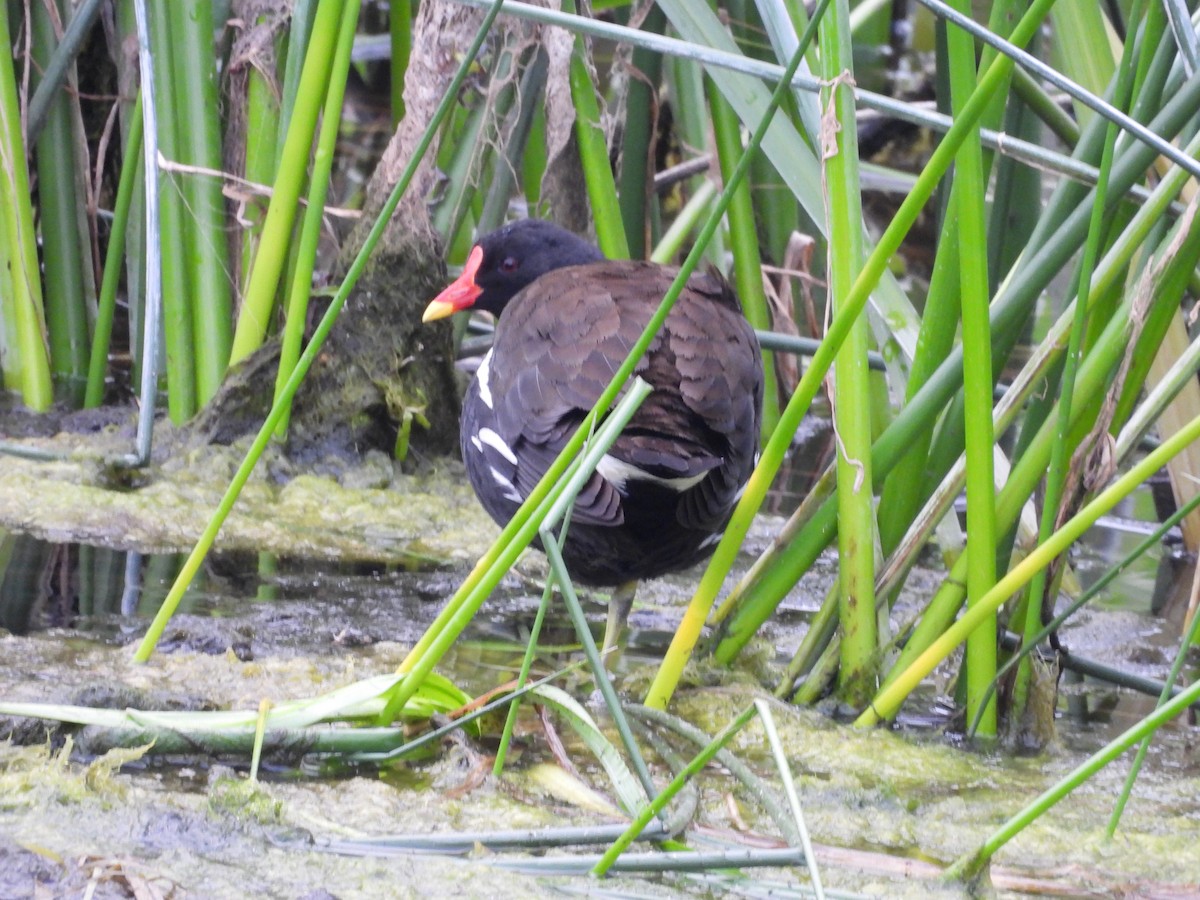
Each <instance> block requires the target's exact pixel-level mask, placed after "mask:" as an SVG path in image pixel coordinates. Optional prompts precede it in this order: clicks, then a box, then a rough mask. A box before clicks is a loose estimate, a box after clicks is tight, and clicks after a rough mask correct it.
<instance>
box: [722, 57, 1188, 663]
mask: <svg viewBox="0 0 1200 900" xmlns="http://www.w3.org/2000/svg"><path fill="white" fill-rule="evenodd" d="M1197 98H1200V81H1191V82H1187V83H1186V84H1185V85H1184V86H1183V89H1182V90H1181V91H1179V93H1178V95H1177V96H1175V97H1174V98H1173V99H1172V100H1171V102H1170V103H1169V104H1168V106H1167V107H1165V108H1164V109H1163V110H1162V112H1161V113H1160V114H1159V115H1158V116H1155V117H1154V121H1153V123H1152V127H1153V128H1154V129H1155V131H1156V132H1157V133H1160V134H1174V133H1175V132H1176V130H1178V128H1179V127H1181V124H1182V122H1183V121H1184V120H1185V119H1186V118H1188V117H1189V116H1191V114H1192V111H1193V110H1194V108H1195V104H1196V103H1197ZM1092 132H1095V133H1097V134H1098V133H1099V132H1100V129H1099V128H1092V129H1089V132H1088V135H1085V140H1090V137H1089V136H1090V135H1091V133H1092ZM1198 147H1200V138H1196V139H1194V140H1193V142H1192V144H1191V145H1189V147H1188V148H1187V151H1186V152H1187V153H1189V154H1194V153H1195V152H1197V148H1198ZM1100 150H1101V141H1096V142H1095V153H1096V155H1097V156H1099V154H1100ZM1153 156H1154V154H1153V151H1149V150H1143V149H1142V148H1141V145H1138V144H1135V145H1133V146H1132V147H1130V152H1129V153H1127V154H1125V155H1124V156H1122V158H1121V160H1120V161H1119V162H1118V163H1117V165H1116V166H1115V168H1114V170H1113V181H1112V184H1113V188H1112V193H1114V194H1116V193H1120V192H1123V191H1125V190H1126V189H1127V188H1128V187H1129V185H1131V184H1132V183H1133V182H1134V181H1135V180H1137V179H1138V178H1140V177H1141V175H1142V173H1143V172H1144V171H1145V168H1146V166H1147V165H1149V164H1150V162H1151V161H1152V159H1153ZM1189 177H1190V176H1188V175H1186V174H1185V173H1184V172H1183V171H1182V169H1180V168H1179V167H1176V166H1173V167H1171V168H1170V169H1169V170H1168V171H1167V173H1166V175H1165V177H1164V178H1163V180H1162V182H1161V183H1160V184H1159V185H1158V186H1156V188H1155V189H1154V191H1153V192H1152V194H1151V197H1150V199H1149V200H1148V201H1147V202H1146V204H1145V205H1144V206H1142V207H1141V208H1139V210H1138V211H1137V213H1136V214H1135V215H1134V218H1133V220H1132V221H1131V223H1130V226H1129V227H1128V228H1127V229H1126V230H1125V232H1123V233H1122V235H1121V236H1120V237H1119V238H1118V239H1117V241H1116V243H1115V244H1114V246H1113V249H1112V251H1111V252H1110V253H1109V254H1108V255H1107V256H1106V257H1105V259H1104V261H1103V262H1102V264H1101V266H1100V267H1099V268H1098V269H1097V276H1096V279H1095V283H1094V284H1093V288H1092V294H1091V297H1092V298H1095V297H1097V296H1098V295H1099V293H1100V292H1103V291H1106V290H1107V289H1108V288H1109V287H1110V286H1111V285H1112V284H1113V283H1114V282H1115V281H1116V279H1118V278H1119V277H1120V276H1121V274H1122V272H1123V270H1124V266H1125V265H1126V264H1127V263H1128V261H1129V259H1130V258H1131V257H1132V255H1133V253H1134V252H1135V251H1136V250H1137V248H1138V246H1139V245H1140V243H1141V242H1142V241H1144V240H1145V238H1146V235H1147V234H1148V233H1149V231H1150V229H1151V228H1152V227H1153V224H1154V223H1155V222H1157V221H1159V219H1160V218H1161V216H1162V215H1163V212H1164V211H1165V209H1166V208H1167V206H1168V205H1169V203H1170V202H1171V200H1172V199H1173V198H1174V197H1175V196H1176V195H1177V193H1178V191H1179V190H1180V188H1181V187H1182V185H1183V184H1184V183H1186V181H1187V179H1188V178H1189ZM1080 199H1081V197H1070V196H1066V197H1064V196H1061V195H1060V196H1059V197H1058V199H1057V201H1052V204H1051V206H1050V208H1048V209H1047V211H1046V216H1045V217H1044V218H1045V219H1046V220H1051V221H1053V225H1050V226H1047V225H1046V224H1045V221H1043V222H1042V223H1040V224H1039V225H1038V234H1039V235H1040V236H1036V237H1035V238H1034V239H1032V240H1031V242H1030V246H1031V248H1036V250H1035V251H1034V252H1032V253H1031V254H1030V256H1029V258H1028V261H1025V260H1022V264H1021V266H1020V267H1019V268H1017V269H1016V270H1014V271H1013V272H1012V273H1010V275H1009V277H1008V279H1006V281H1005V283H1004V285H1003V286H1002V288H1001V290H1000V291H999V293H998V294H997V297H996V300H995V302H994V303H993V311H994V313H995V319H994V322H993V335H994V336H995V338H996V340H997V341H1007V340H1008V334H1009V333H1012V332H1016V331H1018V330H1019V323H1020V321H1021V320H1022V319H1023V317H1025V316H1026V315H1027V313H1028V308H1029V305H1030V304H1031V303H1032V302H1033V301H1034V300H1035V299H1036V298H1037V297H1038V296H1039V294H1040V292H1041V291H1042V290H1044V288H1045V286H1046V285H1047V284H1049V282H1050V281H1051V280H1052V279H1053V278H1054V277H1056V276H1057V275H1058V273H1059V272H1060V271H1061V269H1062V267H1063V266H1064V265H1066V264H1067V262H1068V261H1069V259H1070V257H1071V255H1072V254H1073V253H1074V252H1075V251H1076V249H1077V248H1078V247H1079V246H1080V245H1082V243H1083V241H1084V240H1085V238H1086V230H1087V219H1088V214H1089V212H1090V206H1083V205H1079V201H1080ZM1059 207H1062V209H1059ZM947 243H948V244H953V243H954V242H953V241H947ZM955 278H956V279H957V274H956V275H955ZM1089 302H1094V299H1093V300H1089ZM1066 331H1067V329H1065V328H1064V329H1063V330H1062V333H1063V344H1064V346H1065V342H1066V341H1065V336H1066ZM827 341H828V339H827ZM958 352H960V351H955V352H954V353H952V354H951V358H950V359H948V360H947V361H946V363H945V364H943V365H942V366H940V367H939V368H938V369H937V371H935V372H934V373H933V374H932V375H931V377H930V378H929V380H928V383H927V384H926V385H925V386H924V387H923V388H922V389H921V390H920V391H919V392H918V393H917V394H916V395H915V396H914V397H913V398H912V399H911V400H910V402H909V403H908V404H907V405H906V406H905V408H904V409H903V410H902V411H901V413H900V414H899V415H898V416H897V417H896V419H895V421H894V422H893V423H892V424H891V425H890V426H889V427H888V429H887V430H886V431H885V432H884V433H883V434H882V435H881V436H880V438H879V440H878V441H877V442H876V445H875V450H874V459H875V465H874V471H875V473H876V476H877V477H882V476H884V475H886V474H887V471H888V469H889V467H890V466H892V465H893V464H894V463H895V461H896V460H897V459H898V458H899V457H900V452H901V451H902V450H903V449H905V448H907V447H908V446H909V445H910V444H911V443H912V442H913V441H914V440H915V436H916V435H918V434H919V433H920V431H921V430H922V429H926V428H928V427H929V425H928V423H929V422H931V421H932V420H933V419H935V418H936V417H937V416H939V415H941V414H942V412H943V410H944V409H945V403H946V401H947V399H949V397H950V396H951V395H952V394H953V392H954V390H955V388H956V386H957V385H958V384H959V383H961V356H957V353H958ZM1004 352H1007V351H1004ZM1134 368H1136V361H1135V367H1134ZM1131 371H1132V370H1131ZM951 412H953V407H952V408H951ZM1026 418H1028V414H1026ZM1040 421H1041V420H1039V424H1040ZM1037 427H1038V425H1035V426H1034V427H1033V428H1032V429H1031V433H1032V432H1033V431H1036V430H1037ZM1026 443H1027V442H1026ZM1047 459H1048V457H1047ZM1042 465H1043V466H1044V465H1045V461H1043V462H1042ZM918 471H919V472H924V469H921V470H918ZM1042 474H1044V473H1041V472H1039V473H1037V477H1038V478H1040V477H1041V475H1042ZM937 477H940V476H937ZM882 515H883V513H882V511H881V516H882ZM835 518H836V517H835V514H834V511H833V509H832V504H829V505H827V506H823V507H822V508H821V509H820V510H818V511H817V512H816V513H815V514H814V516H813V520H814V521H813V523H812V524H811V526H809V527H807V528H805V529H804V530H803V531H801V532H800V533H799V534H797V535H796V536H795V537H794V538H788V539H785V540H786V543H785V544H784V545H783V546H780V547H773V548H772V549H771V550H770V551H769V552H770V554H771V556H772V559H771V561H770V563H769V564H767V565H764V566H760V567H756V568H759V570H760V571H759V573H758V575H756V577H755V581H754V583H753V584H752V585H749V586H748V587H747V588H746V589H745V590H744V593H743V595H742V600H743V601H744V602H742V603H740V604H739V607H738V609H737V610H736V611H734V612H733V614H732V615H730V616H729V618H728V619H727V621H725V622H724V623H723V625H722V635H721V642H720V644H719V645H718V646H717V648H716V651H715V654H714V655H715V656H716V658H717V660H718V661H719V662H722V663H728V662H729V661H731V660H732V659H733V658H734V657H735V656H736V655H737V654H738V652H740V650H741V648H742V647H743V646H744V645H745V643H746V642H747V641H748V640H750V638H751V637H753V635H754V633H755V631H756V630H757V629H758V627H759V626H760V625H761V624H762V622H764V621H765V620H766V619H767V617H768V616H769V615H770V614H771V612H772V611H773V610H774V609H775V607H776V605H777V604H778V602H779V600H780V598H782V597H783V596H784V594H785V593H786V592H787V591H788V590H789V589H790V588H791V587H792V586H793V585H794V584H795V583H796V581H797V580H798V579H799V577H800V576H801V575H802V574H803V572H804V571H806V570H807V568H808V567H809V566H810V565H811V563H812V561H813V560H814V559H815V558H816V556H817V555H818V554H819V553H820V551H821V550H822V549H823V548H824V546H825V545H826V544H828V542H829V541H830V540H832V537H833V534H834V531H835V528H836V521H835ZM909 518H910V519H911V518H912V516H911V514H910V515H909ZM886 521H887V519H886V517H885V518H884V522H885V523H886ZM1010 521H1011V520H1010ZM960 575H961V577H963V578H965V568H964V569H963V570H962V572H961V573H960ZM718 586H719V584H718ZM718 612H719V613H722V614H728V612H727V611H726V610H725V606H724V605H723V606H722V608H721V610H719V611H718ZM810 633H811V632H810ZM829 634H832V631H830V632H829ZM822 640H824V638H822ZM808 642H809V641H808V637H807V636H806V638H805V642H804V644H805V645H807V644H808ZM802 648H803V645H802ZM798 655H799V654H798Z"/></svg>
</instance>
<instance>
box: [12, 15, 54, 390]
mask: <svg viewBox="0 0 1200 900" xmlns="http://www.w3.org/2000/svg"><path fill="white" fill-rule="evenodd" d="M11 46H12V38H11V35H10V34H9V29H8V8H7V6H3V7H0V47H11ZM13 62H14V61H13V60H11V59H10V58H9V57H8V56H5V57H4V58H3V59H0V354H2V361H3V365H2V366H0V369H3V372H4V386H5V387H6V388H8V389H9V390H15V391H20V393H21V399H22V401H23V402H24V403H25V405H26V406H28V407H29V408H30V409H33V410H37V411H41V410H45V409H49V407H50V404H51V403H53V402H54V388H53V384H52V382H51V378H50V358H49V355H48V351H47V349H46V337H45V333H46V323H45V315H44V312H43V309H42V282H41V276H40V270H39V268H38V252H37V232H36V231H35V230H34V227H33V208H32V206H31V204H30V196H31V194H30V190H29V169H28V167H27V165H26V162H25V144H24V139H23V138H22V135H21V108H20V105H19V103H18V100H17V81H16V73H15V70H14V68H13Z"/></svg>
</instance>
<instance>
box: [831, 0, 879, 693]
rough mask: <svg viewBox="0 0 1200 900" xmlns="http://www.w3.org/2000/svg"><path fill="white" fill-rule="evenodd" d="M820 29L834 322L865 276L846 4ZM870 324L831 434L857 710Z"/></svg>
mask: <svg viewBox="0 0 1200 900" xmlns="http://www.w3.org/2000/svg"><path fill="white" fill-rule="evenodd" d="M831 12H832V15H827V16H826V17H825V19H824V22H823V23H822V26H821V30H820V40H821V42H820V48H821V80H822V81H823V82H824V84H825V86H824V87H823V88H822V89H821V107H822V110H821V137H820V145H821V156H822V162H823V164H824V176H825V177H824V180H825V206H826V215H827V223H828V229H829V243H828V246H829V262H828V266H827V273H828V274H827V278H828V281H829V303H830V306H831V307H832V308H833V310H834V314H835V315H836V314H837V313H840V312H842V311H843V310H844V309H846V308H847V307H848V306H849V303H848V299H849V294H850V290H851V287H852V286H853V284H854V280H855V278H856V277H857V276H858V274H859V272H860V271H861V269H862V259H863V241H862V233H863V229H862V199H861V197H862V194H861V191H860V188H859V183H858V138H857V129H856V128H855V126H854V123H855V109H854V61H853V50H852V46H851V35H850V4H849V0H835V2H834V4H833V9H832V11H831ZM869 339H870V335H869V328H868V324H867V318H866V316H864V315H861V309H860V310H859V314H857V315H856V316H855V318H854V321H853V322H852V323H851V324H850V326H849V329H848V331H847V333H846V338H845V341H844V343H843V344H842V347H841V349H840V350H839V351H838V354H837V359H836V360H835V362H834V384H835V385H836V387H835V390H834V394H833V397H834V403H833V423H834V429H835V431H836V432H837V483H838V553H839V556H840V559H839V562H838V619H839V622H840V627H841V634H842V641H841V648H842V652H841V665H840V667H839V669H838V687H839V692H840V693H841V695H842V697H843V698H844V699H845V700H846V701H847V702H849V703H852V704H854V705H855V706H860V705H862V704H863V703H866V702H867V699H868V698H869V697H870V696H871V694H872V693H873V692H874V690H875V685H876V681H877V674H876V663H875V659H876V650H877V649H878V646H879V629H878V627H877V620H876V616H875V509H874V506H873V500H874V491H873V481H872V477H871V394H870V391H871V387H870V381H869V379H868V374H867V373H868V367H867V346H868V342H869Z"/></svg>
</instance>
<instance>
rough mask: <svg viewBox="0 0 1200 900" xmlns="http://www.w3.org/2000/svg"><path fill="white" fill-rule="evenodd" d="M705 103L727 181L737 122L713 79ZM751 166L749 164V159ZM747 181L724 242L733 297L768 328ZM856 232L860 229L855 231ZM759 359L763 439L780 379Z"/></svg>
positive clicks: (733, 202)
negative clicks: (730, 262) (730, 251)
mask: <svg viewBox="0 0 1200 900" xmlns="http://www.w3.org/2000/svg"><path fill="white" fill-rule="evenodd" d="M706 87H707V89H708V106H709V109H710V110H711V113H712V129H713V138H714V139H715V141H716V144H717V158H718V159H719V161H720V166H721V177H722V178H724V179H728V178H729V176H730V175H731V174H732V173H733V170H734V167H735V166H737V164H738V160H739V159H741V158H742V153H743V152H744V151H743V150H742V135H741V129H742V123H741V121H740V120H739V119H738V117H737V113H735V112H734V111H733V106H732V105H731V104H730V102H729V101H728V100H726V99H725V96H724V94H722V93H721V92H720V90H718V89H717V86H716V85H715V84H713V83H712V81H707V82H706ZM751 164H752V165H753V162H752V163H751ZM750 191H751V184H750V181H749V180H748V179H746V180H743V181H742V183H741V184H740V185H738V188H737V190H736V191H734V192H733V197H732V198H731V199H730V201H729V212H728V213H727V216H728V218H729V244H730V247H731V248H732V249H733V281H734V284H735V285H736V287H737V293H738V299H740V300H741V303H742V311H743V312H744V313H745V314H746V318H747V320H749V322H750V324H751V325H753V326H754V327H755V328H760V329H762V330H764V331H769V330H770V329H771V313H770V311H769V310H768V308H767V294H766V291H765V290H764V289H763V274H762V257H761V256H760V255H759V252H758V223H757V222H756V221H755V218H754V201H753V199H752V198H751V194H750ZM860 231H861V229H860ZM762 361H763V375H764V378H763V421H762V438H763V440H766V439H767V438H768V437H770V435H771V432H772V431H774V430H775V426H776V425H778V424H779V379H778V378H777V377H776V374H775V357H774V356H773V355H772V354H771V352H770V351H767V350H764V351H763V352H762Z"/></svg>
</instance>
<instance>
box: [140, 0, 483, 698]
mask: <svg viewBox="0 0 1200 900" xmlns="http://www.w3.org/2000/svg"><path fill="white" fill-rule="evenodd" d="M502 5H503V0H495V2H494V3H493V4H492V6H491V7H490V8H489V9H488V11H487V13H486V14H485V15H484V17H483V22H482V23H481V24H480V26H479V31H478V32H477V33H476V35H475V39H474V41H472V43H471V46H470V48H469V49H468V50H467V53H466V55H465V56H464V57H463V60H462V63H461V64H460V65H459V67H458V71H457V72H456V73H455V75H454V79H453V80H452V81H451V83H450V87H449V88H448V89H447V91H446V94H445V96H443V97H442V101H441V103H440V104H439V105H438V108H437V110H436V111H435V112H434V114H433V118H432V119H431V120H430V123H429V127H428V128H426V129H425V133H424V134H423V135H422V136H421V140H420V141H418V142H417V146H416V148H415V149H414V151H413V156H412V159H410V160H409V161H408V165H406V166H405V168H404V171H403V173H401V175H400V178H399V179H398V180H397V182H396V186H395V187H393V188H392V192H391V193H390V194H389V195H388V199H387V201H386V202H385V203H384V204H383V207H382V208H381V209H380V211H379V215H378V216H377V217H376V219H375V224H374V225H372V227H371V231H370V232H369V233H368V234H367V237H366V239H365V240H364V241H363V245H362V249H361V250H360V251H359V253H358V256H356V257H355V258H354V262H352V263H351V264H350V268H349V269H348V270H347V272H346V277H345V278H344V279H343V280H342V285H341V287H340V288H338V291H337V293H336V294H335V295H334V298H333V300H332V301H330V304H329V308H328V309H327V310H326V311H325V315H324V316H322V317H321V321H320V322H318V323H317V327H316V328H315V329H314V331H313V336H312V339H311V340H309V342H308V346H307V347H305V348H304V353H302V354H301V355H300V359H299V360H298V361H297V363H296V367H295V369H293V370H292V375H291V377H290V378H289V379H288V383H287V385H286V386H285V387H284V390H283V393H282V395H281V396H280V398H279V400H277V401H276V402H275V403H274V405H272V407H271V411H270V412H269V413H267V418H266V420H265V421H264V422H263V424H262V427H261V428H260V429H259V431H258V434H257V435H256V436H255V438H254V442H253V443H252V444H251V446H250V449H249V450H248V451H246V457H245V459H243V460H242V464H241V465H240V466H238V470H237V472H235V473H234V475H233V478H232V479H231V480H230V482H229V487H227V488H226V489H225V494H224V496H222V497H221V502H220V503H219V504H218V506H217V509H216V511H215V512H214V513H213V515H212V518H211V519H209V522H208V524H207V525H206V526H205V527H204V532H203V533H202V534H201V535H200V538H199V540H197V541H196V546H195V547H193V548H192V552H191V553H189V554H188V557H187V559H186V560H184V563H183V566H182V567H181V568H180V570H179V574H178V575H177V576H176V578H175V581H174V582H173V583H172V584H171V589H170V590H169V591H168V592H167V596H166V598H165V599H164V600H163V602H162V606H161V607H159V610H158V612H157V613H156V614H155V616H154V621H153V622H151V623H150V627H149V628H148V629H147V630H146V635H145V636H144V637H143V638H142V642H141V643H140V644H139V645H138V648H137V651H136V652H135V653H134V657H133V658H134V661H135V662H145V661H146V660H147V659H149V658H150V654H151V653H153V652H154V647H155V645H156V644H157V643H158V639H159V638H160V637H162V633H163V630H164V629H165V628H166V627H167V623H168V622H169V621H170V620H171V616H173V615H174V614H175V610H176V609H177V608H178V607H179V603H180V601H181V600H182V599H183V595H184V593H185V592H186V591H187V589H188V585H190V584H191V583H192V579H193V578H195V577H196V573H197V572H199V571H200V566H201V564H202V563H203V562H204V557H205V556H206V555H207V554H208V551H209V549H210V548H211V547H212V545H213V542H214V541H216V539H217V533H218V532H219V531H220V530H221V526H222V525H223V524H224V523H225V520H226V519H227V518H228V517H229V513H230V511H231V510H232V509H233V504H234V503H236V502H237V498H238V496H239V495H240V494H241V492H242V488H243V487H245V486H246V482H247V481H248V480H249V479H250V474H251V472H253V471H254V467H255V466H256V465H257V464H258V460H259V458H260V457H261V456H262V453H263V451H264V450H265V449H266V447H267V444H268V443H269V442H270V440H271V437H272V436H273V435H274V433H275V429H276V427H277V426H278V425H279V422H280V421H281V420H282V419H283V415H284V413H285V412H286V410H287V403H289V402H290V401H291V398H292V397H294V396H295V394H296V391H297V390H299V388H300V384H301V382H303V380H304V376H305V375H306V374H308V370H309V368H311V367H312V364H313V362H314V361H315V360H316V358H317V354H318V353H319V352H320V350H321V347H322V346H323V345H324V343H325V339H326V338H327V337H328V336H329V332H330V331H331V330H332V328H333V325H334V322H336V321H337V317H338V314H339V313H340V312H341V311H342V307H343V306H345V305H346V300H347V298H348V297H349V296H350V292H351V291H352V290H353V289H354V286H355V285H356V284H357V283H358V279H359V277H360V276H361V275H362V273H363V270H364V269H365V268H366V265H367V260H368V259H369V258H370V255H371V253H372V251H374V249H375V245H376V244H378V243H379V239H380V237H382V236H383V231H384V229H385V228H386V227H387V224H388V220H389V219H390V218H391V216H392V213H393V212H395V210H396V206H397V204H399V202H400V198H401V197H402V196H403V195H404V192H405V191H406V190H408V185H409V184H410V183H411V182H412V179H413V176H414V175H415V174H416V171H417V165H418V164H419V163H420V161H421V159H423V158H424V155H425V153H426V152H427V151H428V150H429V147H430V145H431V144H432V143H433V138H434V135H436V133H437V131H438V129H439V128H440V127H441V125H442V122H443V121H445V119H446V115H447V114H448V113H449V112H450V110H451V108H452V107H453V106H454V101H455V98H456V97H457V96H458V90H459V88H461V87H462V83H463V81H464V80H465V79H466V77H467V72H468V70H469V69H470V66H471V63H472V62H473V61H474V59H475V55H476V54H477V53H478V52H479V49H480V47H482V46H483V41H484V39H485V38H486V37H487V33H488V29H489V28H491V25H492V22H494V21H495V19H496V16H497V14H498V13H499V12H500V7H501V6H502ZM412 693H413V691H409V696H411V695H412Z"/></svg>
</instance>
